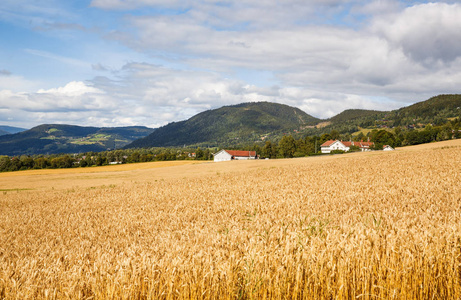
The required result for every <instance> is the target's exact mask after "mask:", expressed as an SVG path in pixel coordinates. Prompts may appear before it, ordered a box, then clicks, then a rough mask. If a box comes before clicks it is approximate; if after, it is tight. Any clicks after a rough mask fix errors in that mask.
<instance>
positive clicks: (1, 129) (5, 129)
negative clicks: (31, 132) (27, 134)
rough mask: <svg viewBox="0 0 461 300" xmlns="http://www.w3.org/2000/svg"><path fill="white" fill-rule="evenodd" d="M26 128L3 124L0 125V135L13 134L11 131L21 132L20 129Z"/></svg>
mask: <svg viewBox="0 0 461 300" xmlns="http://www.w3.org/2000/svg"><path fill="white" fill-rule="evenodd" d="M26 130H27V129H24V128H19V127H13V126H5V125H3V126H0V135H5V134H13V133H18V132H21V131H26Z"/></svg>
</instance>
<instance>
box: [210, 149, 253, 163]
mask: <svg viewBox="0 0 461 300" xmlns="http://www.w3.org/2000/svg"><path fill="white" fill-rule="evenodd" d="M213 156H214V161H215V162H218V161H228V160H233V159H235V160H244V159H256V151H241V150H221V151H219V152H218V153H215V154H213Z"/></svg>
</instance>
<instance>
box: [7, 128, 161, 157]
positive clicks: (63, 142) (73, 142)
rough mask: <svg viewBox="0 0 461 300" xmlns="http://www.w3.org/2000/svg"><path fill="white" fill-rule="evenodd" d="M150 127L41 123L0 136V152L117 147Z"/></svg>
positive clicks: (84, 149)
mask: <svg viewBox="0 0 461 300" xmlns="http://www.w3.org/2000/svg"><path fill="white" fill-rule="evenodd" d="M153 131H154V129H152V128H147V127H142V126H132V127H83V126H74V125H61V124H44V125H39V126H36V127H34V128H32V129H29V130H26V131H22V132H19V133H15V134H8V135H3V136H0V155H22V154H31V155H32V154H55V153H78V152H88V151H96V152H98V151H105V150H107V149H115V148H120V147H122V146H124V145H127V144H128V143H130V142H132V141H134V140H136V139H139V138H142V137H144V136H146V135H148V134H150V133H151V132H153Z"/></svg>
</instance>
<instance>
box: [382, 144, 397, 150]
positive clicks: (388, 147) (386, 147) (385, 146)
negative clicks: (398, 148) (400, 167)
mask: <svg viewBox="0 0 461 300" xmlns="http://www.w3.org/2000/svg"><path fill="white" fill-rule="evenodd" d="M392 150H394V148H392V147H391V146H389V145H384V146H383V151H392Z"/></svg>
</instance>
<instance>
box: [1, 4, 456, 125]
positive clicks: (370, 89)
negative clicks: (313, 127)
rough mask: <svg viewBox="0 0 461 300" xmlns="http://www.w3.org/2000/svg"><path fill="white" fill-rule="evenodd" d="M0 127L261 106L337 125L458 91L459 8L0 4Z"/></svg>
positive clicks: (157, 121)
mask: <svg viewBox="0 0 461 300" xmlns="http://www.w3.org/2000/svg"><path fill="white" fill-rule="evenodd" d="M0 38H1V40H0V41H1V42H0V125H10V126H18V127H25V128H30V127H33V126H36V125H39V124H43V123H65V124H75V125H83V126H85V125H87V126H129V125H144V126H149V127H158V126H161V125H164V124H166V123H168V122H171V121H180V120H184V119H187V118H189V117H191V116H193V115H195V114H196V113H199V112H201V111H204V110H207V109H212V108H218V107H221V106H224V105H231V104H237V103H241V102H252V101H272V102H278V103H284V104H288V105H292V106H296V107H299V108H300V109H302V110H304V111H305V112H307V113H308V114H311V115H313V116H315V117H319V118H328V117H331V116H333V115H335V114H337V113H340V112H341V111H343V110H344V109H348V108H364V109H377V110H390V109H395V108H399V107H403V106H407V105H409V104H411V103H415V102H419V101H423V100H426V99H428V98H430V97H431V96H435V95H438V94H442V93H460V92H461V91H460V88H461V4H458V3H457V1H436V2H428V1H411V0H400V1H399V0H377V1H365V0H283V1H280V0H258V1H255V0H251V1H250V0H238V1H237V0H222V1H218V0H194V1H191V0H65V1H63V0H1V4H0Z"/></svg>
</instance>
